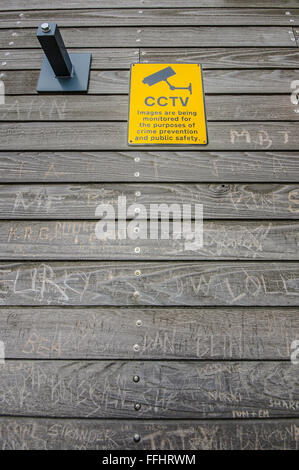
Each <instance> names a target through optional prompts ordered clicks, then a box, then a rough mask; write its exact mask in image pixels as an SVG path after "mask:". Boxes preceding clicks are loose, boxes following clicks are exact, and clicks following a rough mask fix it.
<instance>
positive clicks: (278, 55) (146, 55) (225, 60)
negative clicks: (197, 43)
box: [0, 47, 299, 69]
mask: <svg viewBox="0 0 299 470" xmlns="http://www.w3.org/2000/svg"><path fill="white" fill-rule="evenodd" d="M96 51H97V50H95V52H94V55H93V61H94V63H93V67H96V66H95V64H97V56H96V54H97V52H96ZM3 54H5V51H0V57H2V58H3V60H7V63H8V64H9V66H10V68H16V67H17V68H29V66H30V64H33V63H35V57H36V55H37V54H38V52H37V51H36V52H35V54H36V55H35V56H34V55H33V54H34V51H30V60H29V65H26V63H25V62H26V61H25V60H22V61H21V57H20V55H21V51H19V50H18V49H15V50H11V52H10V54H11V57H10V58H8V59H7V56H4V55H3ZM28 54H29V51H26V56H27V55H28ZM298 58H299V51H298V50H296V49H294V48H277V47H275V48H274V47H272V48H271V47H269V48H258V49H256V48H250V47H246V48H243V47H242V48H238V47H236V48H225V47H217V48H211V47H209V48H206V49H200V48H195V47H192V48H186V47H183V48H175V49H174V48H170V49H167V48H164V47H163V48H152V49H150V48H142V49H141V50H140V62H143V63H157V64H159V63H173V64H175V63H182V62H183V63H198V64H202V67H203V68H204V69H206V68H207V69H210V68H214V69H219V68H221V69H224V68H231V69H232V68H238V69H240V68H257V67H262V68H266V67H268V68H279V69H280V68H284V67H286V68H297V67H298ZM23 59H24V57H23ZM20 61H21V62H20ZM19 62H20V64H19V65H18V63H19ZM38 63H39V67H40V60H39V61H38ZM27 64H28V61H27ZM30 68H33V67H30ZM34 68H35V66H34Z"/></svg>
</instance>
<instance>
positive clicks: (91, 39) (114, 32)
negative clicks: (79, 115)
mask: <svg viewBox="0 0 299 470" xmlns="http://www.w3.org/2000/svg"><path fill="white" fill-rule="evenodd" d="M290 30H291V29H290V26H223V27H218V26H172V27H166V26H141V27H130V26H128V27H121V26H120V27H113V26H111V27H105V26H103V27H99V28H95V27H80V28H61V33H62V36H63V39H64V41H65V44H66V46H67V47H86V48H89V47H107V46H109V47H125V48H127V47H137V46H144V47H161V46H163V47H185V46H186V47H216V46H220V47H226V46H232V47H236V45H238V46H239V47H240V46H242V47H246V46H249V47H250V46H255V47H266V46H270V47H274V46H277V47H283V46H288V47H296V41H295V37H294V34H293V33H290ZM10 42H14V44H13V47H14V48H16V47H22V48H24V47H25V48H26V47H30V48H31V47H34V48H39V47H40V46H39V43H38V41H37V39H36V28H26V29H16V28H14V29H2V30H0V47H1V48H7V47H8V46H9V43H10Z"/></svg>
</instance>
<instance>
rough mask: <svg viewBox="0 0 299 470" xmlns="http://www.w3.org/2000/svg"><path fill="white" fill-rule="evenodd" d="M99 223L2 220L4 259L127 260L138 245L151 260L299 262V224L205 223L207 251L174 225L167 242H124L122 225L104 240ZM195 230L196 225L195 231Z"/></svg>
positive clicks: (165, 230) (167, 230)
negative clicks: (99, 234)
mask: <svg viewBox="0 0 299 470" xmlns="http://www.w3.org/2000/svg"><path fill="white" fill-rule="evenodd" d="M298 194H299V191H298ZM297 218H298V215H297ZM143 223H144V222H143ZM96 224H97V222H96V221H80V220H75V221H69V222H65V221H45V222H29V223H28V222H23V221H22V222H15V221H12V222H2V223H1V225H0V258H1V259H2V260H13V259H16V260H21V259H27V260H28V259H29V260H43V259H48V260H50V259H51V260H77V259H78V258H79V259H82V260H83V259H84V260H85V259H86V260H107V261H110V260H122V259H124V260H128V259H134V258H135V255H134V248H135V246H136V242H137V241H138V245H139V247H140V249H141V252H142V258H143V259H147V260H155V259H156V260H159V259H161V260H162V259H163V260H170V259H174V260H179V259H181V260H191V261H193V260H201V259H203V260H207V259H211V260H213V259H214V260H215V259H221V260H230V259H235V258H237V259H239V260H241V259H245V260H246V259H260V260H299V250H298V246H299V222H295V223H290V222H285V223H282V222H274V221H261V222H246V223H244V222H242V223H240V222H237V221H225V222H205V223H204V226H203V247H202V248H197V247H192V248H189V249H188V247H187V246H186V238H185V237H184V235H183V234H182V235H181V236H179V235H178V234H176V235H175V233H174V227H173V224H172V222H171V223H170V224H169V226H168V224H166V228H163V226H161V223H159V224H158V227H159V231H160V230H161V232H162V233H163V234H164V237H165V238H166V237H167V238H166V239H162V237H161V236H159V239H158V240H157V239H156V238H155V239H152V238H151V234H150V229H149V226H148V227H147V229H145V233H144V235H142V236H145V237H147V239H138V240H137V241H136V239H135V240H134V239H132V238H129V235H128V238H127V239H125V240H123V239H119V237H118V236H117V233H118V224H116V227H115V230H116V235H115V239H114V240H111V239H105V241H103V240H99V239H97V238H96ZM136 225H138V224H136ZM164 225H165V224H164ZM195 230H196V229H195V227H194V224H192V232H193V233H195ZM142 233H143V231H142ZM159 233H160V232H159ZM140 234H141V232H140Z"/></svg>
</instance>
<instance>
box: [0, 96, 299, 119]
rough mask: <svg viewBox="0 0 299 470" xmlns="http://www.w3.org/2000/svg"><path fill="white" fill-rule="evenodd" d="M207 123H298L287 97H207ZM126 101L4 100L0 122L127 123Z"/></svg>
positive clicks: (83, 98) (77, 98) (90, 98)
mask: <svg viewBox="0 0 299 470" xmlns="http://www.w3.org/2000/svg"><path fill="white" fill-rule="evenodd" d="M206 110H207V119H208V120H209V121H235V120H238V121H242V120H244V121H263V120H265V121H284V120H285V121H299V112H298V105H295V104H293V103H292V102H291V100H290V95H289V94H288V95H243V96H242V97H240V95H216V96H214V95H206ZM127 118H128V97H127V96H125V95H112V96H108V95H98V96H91V95H89V96H84V95H78V96H74V95H72V96H70V95H62V96H48V95H44V96H42V95H38V96H34V97H32V96H7V97H6V99H5V104H3V105H1V107H0V121H105V120H106V121H127Z"/></svg>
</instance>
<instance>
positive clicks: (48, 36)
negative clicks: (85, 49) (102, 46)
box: [36, 23, 91, 93]
mask: <svg viewBox="0 0 299 470" xmlns="http://www.w3.org/2000/svg"><path fill="white" fill-rule="evenodd" d="M37 38H38V40H39V42H40V44H41V46H42V48H43V50H44V55H43V62H42V67H41V72H40V76H39V80H38V84H37V89H36V90H37V91H38V92H39V93H42V92H44V93H48V92H86V91H87V90H88V82H89V74H90V63H91V54H90V53H78V54H69V53H68V51H67V50H66V47H65V45H64V42H63V39H62V37H61V34H60V31H59V28H58V26H57V24H56V23H43V24H41V25H39V27H38V30H37Z"/></svg>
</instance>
